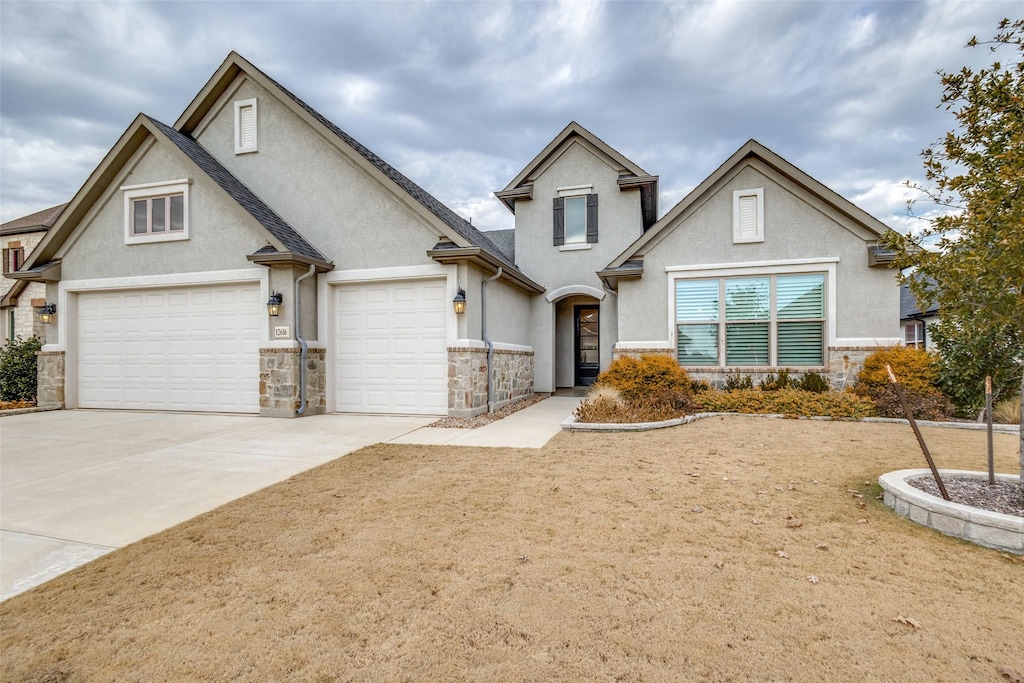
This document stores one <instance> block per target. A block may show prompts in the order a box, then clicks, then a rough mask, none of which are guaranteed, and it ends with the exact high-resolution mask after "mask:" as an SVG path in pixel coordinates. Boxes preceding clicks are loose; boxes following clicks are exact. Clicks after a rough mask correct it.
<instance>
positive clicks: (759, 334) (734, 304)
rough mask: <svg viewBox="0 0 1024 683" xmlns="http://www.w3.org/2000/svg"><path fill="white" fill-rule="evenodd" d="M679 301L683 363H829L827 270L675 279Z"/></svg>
mask: <svg viewBox="0 0 1024 683" xmlns="http://www.w3.org/2000/svg"><path fill="white" fill-rule="evenodd" d="M675 301H676V354H677V356H676V357H677V359H678V360H679V363H680V365H686V366H703V367H801V366H803V367H820V366H822V365H823V364H824V358H825V320H826V316H825V301H826V298H825V274H824V273H808V274H799V275H765V276H754V277H730V278H714V279H693V280H676V283H675ZM723 312H724V315H723Z"/></svg>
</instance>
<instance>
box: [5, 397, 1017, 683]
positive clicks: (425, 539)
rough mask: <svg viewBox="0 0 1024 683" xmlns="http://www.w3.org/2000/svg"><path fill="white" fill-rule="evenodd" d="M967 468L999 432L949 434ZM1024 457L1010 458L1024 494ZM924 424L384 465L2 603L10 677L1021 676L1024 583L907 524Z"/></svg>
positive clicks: (183, 531)
mask: <svg viewBox="0 0 1024 683" xmlns="http://www.w3.org/2000/svg"><path fill="white" fill-rule="evenodd" d="M923 431H924V434H925V436H926V438H927V439H928V443H929V446H930V447H931V449H932V452H933V454H934V455H935V458H936V460H937V461H938V464H939V466H940V467H944V468H951V469H952V468H957V469H981V468H983V467H984V463H985V457H986V455H985V453H986V451H985V435H984V434H983V433H978V432H967V431H962V432H961V431H958V430H939V429H929V428H923ZM1016 444H1017V437H1016V435H1007V434H997V435H996V463H997V469H998V470H999V471H1003V472H1007V471H1008V472H1014V471H1016V469H1015V468H1016V461H1017V453H1016ZM922 462H923V459H922V457H921V455H920V451H919V450H918V447H917V444H916V442H915V440H914V437H913V434H912V433H911V431H910V429H909V428H908V427H906V426H905V425H893V424H864V423H840V422H832V423H828V422H812V421H792V420H766V419H763V418H761V419H759V418H747V417H726V418H712V419H706V420H702V421H700V422H697V423H694V424H690V425H686V426H682V427H675V428H670V429H664V430H658V431H653V432H642V433H622V434H594V433H563V434H560V435H559V436H557V437H555V438H554V439H553V440H552V441H551V442H550V443H549V444H548V446H547V447H546V448H544V449H540V450H512V449H494V448H486V449H485V448H480V449H477V448H466V447H432V446H399V445H378V446H373V447H370V448H366V449H363V450H361V451H358V452H356V453H353V454H351V455H348V456H346V457H344V458H341V459H339V460H336V461H333V462H331V463H328V464H326V465H324V466H322V467H320V468H318V469H315V470H311V471H309V472H307V473H304V474H302V475H299V476H296V477H294V478H292V479H290V480H288V481H286V482H283V483H281V484H279V485H277V486H273V487H270V488H267V489H264V490H263V491H259V492H257V493H255V494H253V495H250V496H248V497H246V498H243V499H241V500H238V501H235V502H233V503H230V504H228V505H225V506H223V507H221V508H219V509H217V510H214V511H212V512H210V513H207V514H205V515H203V516H201V517H198V518H196V519H194V520H192V521H190V522H187V523H185V524H182V525H179V526H177V527H175V528H173V529H170V530H168V531H166V532H163V533H161V534H157V535H155V536H152V537H150V538H148V539H145V540H143V541H141V542H139V543H136V544H133V545H131V546H128V547H126V548H124V549H122V550H119V551H116V552H114V553H111V554H109V555H106V556H104V557H102V558H100V559H98V560H96V561H95V562H92V563H91V564H89V565H86V566H84V567H81V568H79V569H77V570H75V571H73V572H71V573H69V574H66V575H64V576H62V577H59V578H57V579H55V580H53V581H51V582H50V583H48V584H45V585H43V586H40V587H38V588H36V589H34V590H32V591H29V592H27V593H24V594H22V595H19V596H16V597H14V598H11V599H10V600H8V601H6V602H4V603H2V605H0V620H2V632H0V633H2V635H0V647H2V652H0V667H2V669H0V679H2V680H4V681H5V682H13V681H36V680H65V679H67V680H104V681H106V680H245V681H264V680H314V681H315V680H320V681H333V680H339V681H377V680H381V681H385V680H386V681H394V680H423V681H438V680H516V681H550V680H581V681H583V680H585V681H591V680H620V681H639V680H701V681H740V680H742V681H769V680H770V681H785V680H790V681H823V680H828V681H837V680H857V681H892V680H899V681H929V682H930V681H935V680H949V681H962V680H993V681H994V680H999V674H998V671H997V668H998V667H1012V668H1013V669H1016V670H1024V659H1022V657H1024V655H1022V654H1021V650H1020V629H1021V614H1024V591H1021V590H1020V583H1021V577H1022V576H1024V561H1022V559H1021V558H1020V557H1016V556H1012V555H1008V554H1005V553H999V552H997V551H993V550H989V549H986V548H981V547H977V546H974V545H972V544H969V543H966V542H963V541H959V540H957V539H953V538H949V537H947V536H943V535H941V534H939V533H938V532H935V531H932V530H930V529H927V528H924V527H921V526H919V525H917V524H914V523H912V522H910V521H908V520H905V519H902V518H900V517H897V516H896V515H895V514H894V513H893V512H892V511H891V510H890V509H889V508H887V507H885V506H884V505H883V504H882V502H881V501H880V500H877V499H876V496H878V495H879V492H880V489H879V487H878V486H877V484H876V482H877V477H878V475H879V474H881V473H883V472H888V471H891V470H896V469H905V468H918V467H921V466H922Z"/></svg>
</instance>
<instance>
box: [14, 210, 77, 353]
mask: <svg viewBox="0 0 1024 683" xmlns="http://www.w3.org/2000/svg"><path fill="white" fill-rule="evenodd" d="M65 206H67V205H66V204H61V205H59V206H51V207H50V208H48V209H43V210H42V211H37V212H35V213H33V214H31V215H28V216H23V217H22V218H16V219H14V220H13V221H8V222H6V223H4V224H3V225H0V243H2V244H3V261H4V280H3V282H2V285H0V345H3V344H6V343H7V342H9V341H11V340H13V339H15V338H16V337H21V338H23V339H28V338H29V337H32V336H34V335H36V336H38V335H41V334H42V323H40V322H39V318H38V317H37V316H36V315H35V308H34V306H36V305H42V304H43V303H45V301H44V297H45V296H46V287H45V285H43V284H42V283H38V282H26V281H24V280H12V279H9V278H7V275H8V274H9V273H13V272H15V271H17V270H18V269H19V268H21V266H22V264H24V263H25V259H26V257H27V256H28V255H29V254H31V253H32V250H33V249H35V247H36V245H37V244H39V242H40V240H42V239H43V235H45V234H46V231H47V230H49V229H50V226H52V225H53V223H54V221H56V220H57V218H58V217H59V216H60V213H61V211H63V210H64V207H65Z"/></svg>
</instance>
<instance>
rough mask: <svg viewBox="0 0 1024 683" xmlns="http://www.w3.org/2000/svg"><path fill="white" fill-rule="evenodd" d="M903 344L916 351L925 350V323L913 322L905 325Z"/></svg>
mask: <svg viewBox="0 0 1024 683" xmlns="http://www.w3.org/2000/svg"><path fill="white" fill-rule="evenodd" d="M903 344H904V346H910V347H912V348H916V349H923V348H924V323H922V322H921V321H920V320H913V321H911V322H909V323H905V324H904V325H903Z"/></svg>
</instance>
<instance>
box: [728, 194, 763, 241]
mask: <svg viewBox="0 0 1024 683" xmlns="http://www.w3.org/2000/svg"><path fill="white" fill-rule="evenodd" d="M732 241H733V243H734V244H742V243H745V242H764V190H763V189H760V188H758V189H756V190H736V191H735V192H733V193H732Z"/></svg>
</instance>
